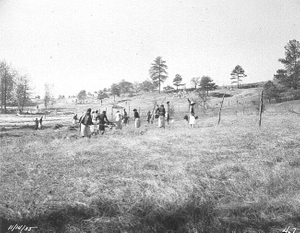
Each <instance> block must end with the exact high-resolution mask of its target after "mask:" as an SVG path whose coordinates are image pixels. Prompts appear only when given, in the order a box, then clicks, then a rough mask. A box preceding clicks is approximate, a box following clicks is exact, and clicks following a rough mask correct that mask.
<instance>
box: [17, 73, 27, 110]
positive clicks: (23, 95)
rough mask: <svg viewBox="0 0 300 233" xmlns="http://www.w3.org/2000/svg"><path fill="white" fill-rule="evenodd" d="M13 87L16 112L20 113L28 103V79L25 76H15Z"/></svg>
mask: <svg viewBox="0 0 300 233" xmlns="http://www.w3.org/2000/svg"><path fill="white" fill-rule="evenodd" d="M14 83H15V87H14V98H15V101H16V102H17V104H18V110H19V112H20V113H22V112H23V109H24V106H25V105H26V104H27V102H28V101H29V95H30V92H29V91H30V87H29V79H28V77H27V76H26V75H23V76H20V75H17V76H16V78H15V82H14Z"/></svg>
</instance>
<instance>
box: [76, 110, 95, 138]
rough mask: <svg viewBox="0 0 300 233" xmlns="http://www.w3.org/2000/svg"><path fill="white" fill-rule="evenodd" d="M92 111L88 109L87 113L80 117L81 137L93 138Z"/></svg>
mask: <svg viewBox="0 0 300 233" xmlns="http://www.w3.org/2000/svg"><path fill="white" fill-rule="evenodd" d="M91 111H92V110H91V109H90V108H89V109H87V111H86V113H85V114H84V115H83V116H81V117H80V121H79V124H80V134H81V137H88V138H90V137H91V129H90V126H91V125H93V121H92V116H91Z"/></svg>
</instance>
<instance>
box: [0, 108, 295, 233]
mask: <svg viewBox="0 0 300 233" xmlns="http://www.w3.org/2000/svg"><path fill="white" fill-rule="evenodd" d="M283 113H284V112H279V111H278V112H277V113H276V111H273V112H270V113H268V112H267V113H266V114H265V115H264V118H263V125H262V127H261V128H258V126H257V116H256V115H255V114H253V115H239V116H235V115H225V116H223V117H222V122H221V124H220V125H219V126H217V124H216V122H217V118H216V117H205V116H202V117H200V118H199V120H198V127H197V128H194V129H190V128H188V126H187V122H185V121H183V120H180V119H178V120H177V121H175V122H174V124H172V125H170V126H168V127H167V128H166V129H165V130H163V129H158V128H156V125H149V126H147V125H146V124H145V123H143V125H142V128H141V129H140V130H139V131H136V130H135V129H134V128H133V125H129V126H128V127H125V128H123V130H122V131H118V130H111V131H108V132H107V133H106V134H105V135H104V136H95V137H93V138H91V139H90V140H89V139H82V138H79V137H78V132H77V131H74V130H71V129H69V128H68V127H67V125H65V126H64V127H63V128H60V129H58V130H53V129H52V128H51V127H48V128H46V129H44V130H41V131H40V130H38V131H34V130H32V129H30V128H20V129H11V130H9V129H7V130H4V131H1V140H0V143H1V156H0V166H1V167H0V169H1V170H0V171H1V177H0V197H1V198H0V214H1V215H0V216H1V217H3V218H5V219H9V221H10V222H17V223H23V224H27V226H28V225H31V226H33V225H34V226H38V229H37V230H36V231H35V232H91V233H92V232H193V233H196V232H197V233H200V232H234V231H235V232H259V231H260V232H281V230H282V229H283V228H284V227H287V226H291V227H292V226H294V227H298V228H299V227H300V224H299V222H300V194H299V193H300V180H299V176H300V170H299V167H300V155H299V148H300V142H299V140H300V133H299V128H300V122H299V116H298V115H296V114H289V113H284V114H283Z"/></svg>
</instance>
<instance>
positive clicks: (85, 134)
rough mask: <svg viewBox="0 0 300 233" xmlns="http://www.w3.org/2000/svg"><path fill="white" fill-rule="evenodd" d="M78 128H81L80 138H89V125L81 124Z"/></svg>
mask: <svg viewBox="0 0 300 233" xmlns="http://www.w3.org/2000/svg"><path fill="white" fill-rule="evenodd" d="M80 127H81V131H80V133H81V136H82V137H90V136H91V130H90V126H89V125H84V124H81V125H80Z"/></svg>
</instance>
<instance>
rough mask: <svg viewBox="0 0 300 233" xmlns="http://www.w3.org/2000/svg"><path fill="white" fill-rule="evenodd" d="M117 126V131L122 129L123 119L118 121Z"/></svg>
mask: <svg viewBox="0 0 300 233" xmlns="http://www.w3.org/2000/svg"><path fill="white" fill-rule="evenodd" d="M116 124H117V126H116V129H122V120H121V119H120V120H118V121H116Z"/></svg>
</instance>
